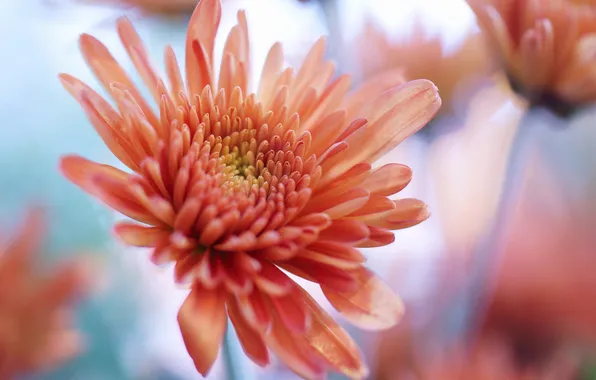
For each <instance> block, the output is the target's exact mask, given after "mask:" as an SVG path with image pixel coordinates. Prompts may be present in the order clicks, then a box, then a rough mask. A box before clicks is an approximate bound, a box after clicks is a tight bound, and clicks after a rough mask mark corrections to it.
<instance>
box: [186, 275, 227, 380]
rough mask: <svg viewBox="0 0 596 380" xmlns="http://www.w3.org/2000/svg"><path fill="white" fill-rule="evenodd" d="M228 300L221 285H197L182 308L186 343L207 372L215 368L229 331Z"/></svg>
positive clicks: (196, 362) (190, 352) (188, 349)
mask: <svg viewBox="0 0 596 380" xmlns="http://www.w3.org/2000/svg"><path fill="white" fill-rule="evenodd" d="M225 300H226V295H225V293H224V292H223V291H222V290H221V288H216V289H213V290H209V289H205V288H202V287H200V286H199V285H195V286H194V287H193V289H192V290H191V292H190V294H189V295H188V297H186V300H185V301H184V303H183V304H182V307H180V311H179V312H178V324H179V325H180V331H181V332H182V338H183V339H184V345H185V346H186V350H187V351H188V353H189V355H190V357H191V358H192V359H193V361H194V363H195V366H196V368H197V370H198V371H199V373H200V374H201V375H203V376H207V374H208V373H209V371H210V370H211V367H212V366H213V363H214V362H215V359H216V358H217V353H218V351H219V346H220V345H221V342H222V340H223V337H224V334H225V331H226V324H227V316H226V307H225Z"/></svg>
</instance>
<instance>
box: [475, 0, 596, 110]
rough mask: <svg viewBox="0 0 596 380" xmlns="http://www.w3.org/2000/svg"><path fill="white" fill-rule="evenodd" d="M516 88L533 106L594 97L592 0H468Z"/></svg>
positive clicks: (594, 16) (595, 5)
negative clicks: (548, 102)
mask: <svg viewBox="0 0 596 380" xmlns="http://www.w3.org/2000/svg"><path fill="white" fill-rule="evenodd" d="M468 3H469V4H470V5H471V7H472V9H473V10H474V11H475V13H476V15H477V17H478V21H479V23H480V26H481V27H482V28H483V29H484V31H485V32H486V35H487V36H488V37H489V40H490V42H491V45H493V47H494V51H495V53H496V54H497V55H498V57H499V58H500V60H501V61H502V63H503V66H504V67H505V68H506V70H507V71H508V73H509V75H510V76H511V79H512V81H513V82H514V85H515V86H516V87H520V91H521V92H522V93H524V94H526V95H528V96H529V97H531V98H533V99H532V100H534V101H536V102H546V101H549V99H551V98H553V100H550V102H551V103H552V102H554V100H556V101H557V102H562V103H566V104H567V105H568V106H577V105H583V104H585V103H588V102H592V101H594V100H595V99H596V70H594V68H595V67H596V66H594V59H593V57H594V33H595V32H596V3H595V2H594V1H591V0H532V1H530V0H515V1H512V0H468Z"/></svg>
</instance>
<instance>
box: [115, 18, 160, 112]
mask: <svg viewBox="0 0 596 380" xmlns="http://www.w3.org/2000/svg"><path fill="white" fill-rule="evenodd" d="M116 25H117V29H118V35H119V36H120V41H121V42H122V45H124V48H125V49H126V52H127V53H128V56H129V57H130V59H131V61H132V63H133V65H134V67H135V69H136V70H137V72H138V73H139V74H140V75H141V78H143V81H144V82H145V85H146V86H147V88H149V91H150V92H151V94H152V95H153V98H154V99H155V101H156V102H158V103H159V101H160V99H161V94H160V93H159V92H158V90H157V83H158V81H159V80H160V79H159V75H157V73H156V72H155V69H153V66H152V65H151V62H150V59H149V54H147V49H145V45H144V44H143V41H141V38H140V37H139V35H138V33H137V31H136V30H135V28H134V26H133V25H132V23H131V22H130V21H129V20H128V18H126V17H121V18H120V19H118V21H117V22H116Z"/></svg>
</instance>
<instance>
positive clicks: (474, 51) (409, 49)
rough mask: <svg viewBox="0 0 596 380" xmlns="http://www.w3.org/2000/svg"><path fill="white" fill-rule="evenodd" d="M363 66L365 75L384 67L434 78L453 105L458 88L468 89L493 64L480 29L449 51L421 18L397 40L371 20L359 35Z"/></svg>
mask: <svg viewBox="0 0 596 380" xmlns="http://www.w3.org/2000/svg"><path fill="white" fill-rule="evenodd" d="M357 44H358V54H357V57H358V58H357V59H358V60H359V62H358V63H359V68H360V70H361V72H362V75H363V76H364V78H370V77H371V76H374V75H376V74H378V73H379V72H380V71H384V70H393V71H394V72H395V71H397V70H398V69H401V71H402V72H403V76H404V78H406V79H407V80H413V79H420V78H425V79H428V80H431V81H432V82H433V83H434V84H435V85H436V86H437V88H438V89H439V91H440V92H441V99H443V102H444V103H445V104H449V105H451V101H452V100H453V99H454V93H455V91H456V90H464V89H466V88H468V87H470V86H471V85H473V84H474V83H475V82H476V81H478V80H479V79H483V78H484V77H486V76H487V75H488V74H489V73H490V72H491V71H492V70H493V67H494V65H493V64H492V62H491V60H490V57H489V55H488V54H487V53H488V51H487V48H486V44H485V41H484V38H483V37H482V35H481V34H480V33H473V34H469V35H468V36H466V38H465V39H464V40H463V41H462V43H461V45H460V46H458V47H457V48H456V49H455V50H454V51H448V50H447V49H446V47H445V44H444V42H443V41H442V40H441V38H440V36H430V35H428V32H427V31H425V30H424V26H423V24H422V23H421V22H420V20H417V21H416V22H415V23H414V27H413V28H412V30H411V35H410V36H408V37H406V38H405V39H402V40H401V41H397V40H393V39H392V38H390V36H388V35H387V33H386V32H384V31H383V30H382V29H381V27H380V26H378V25H377V24H375V23H374V22H372V21H370V20H369V21H368V22H367V23H366V24H365V26H364V31H363V32H362V33H361V35H359V36H358V39H357Z"/></svg>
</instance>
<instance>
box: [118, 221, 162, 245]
mask: <svg viewBox="0 0 596 380" xmlns="http://www.w3.org/2000/svg"><path fill="white" fill-rule="evenodd" d="M114 232H115V233H116V235H118V237H119V238H120V240H122V241H123V242H124V243H125V244H128V245H132V246H135V247H155V246H156V245H157V242H159V241H162V240H164V239H167V238H168V237H169V236H170V234H171V233H172V231H168V230H165V229H163V228H159V227H147V226H141V225H138V224H134V223H127V222H121V223H117V224H116V225H115V226H114Z"/></svg>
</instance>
